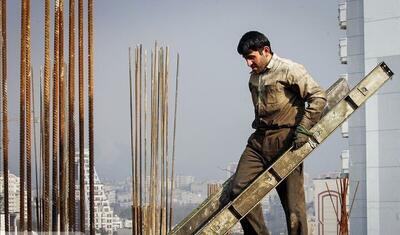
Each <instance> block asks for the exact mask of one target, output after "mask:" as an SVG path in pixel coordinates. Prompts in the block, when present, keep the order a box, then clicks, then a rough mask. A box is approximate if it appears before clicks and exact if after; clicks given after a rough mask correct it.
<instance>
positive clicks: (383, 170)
mask: <svg viewBox="0 0 400 235" xmlns="http://www.w3.org/2000/svg"><path fill="white" fill-rule="evenodd" d="M342 1H344V0H342ZM339 20H340V27H341V28H342V29H344V30H345V34H346V35H345V36H346V43H343V40H341V43H340V45H341V46H344V45H345V46H346V49H344V48H343V47H341V48H340V61H341V62H342V63H344V61H345V62H346V63H347V65H346V66H347V73H348V80H349V83H350V85H351V87H354V86H355V85H356V84H357V83H358V82H359V81H360V80H361V79H362V78H363V77H364V76H365V75H366V74H367V73H368V72H369V71H371V70H372V69H373V68H374V67H375V66H376V65H377V64H378V63H379V62H381V61H385V62H386V63H387V64H388V66H389V67H390V68H391V69H392V70H393V72H394V73H395V74H396V73H397V74H398V73H400V43H399V42H400V1H399V0H385V1H379V0H346V1H345V2H341V3H340V4H339ZM399 107H400V80H399V77H398V76H396V75H395V76H394V78H393V79H392V80H391V81H388V82H387V84H385V85H384V86H383V87H382V88H381V89H380V90H379V91H378V93H377V94H376V95H374V96H373V97H371V98H370V99H369V100H368V102H367V103H366V104H365V106H363V107H361V108H360V109H359V110H358V111H357V112H356V113H355V114H354V115H353V116H352V117H351V118H350V121H349V132H348V133H349V160H350V162H349V174H350V196H351V197H352V196H353V195H354V191H355V188H356V185H357V184H359V187H358V190H357V194H356V195H355V197H354V205H353V209H352V212H351V215H350V232H351V234H369V235H371V234H372V235H375V234H385V235H391V234H393V235H394V234H399V233H400V187H399V178H400V158H399V152H400V122H399V116H400V108H399ZM352 200H353V198H351V199H350V201H352Z"/></svg>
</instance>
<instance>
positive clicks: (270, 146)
mask: <svg viewBox="0 0 400 235" xmlns="http://www.w3.org/2000/svg"><path fill="white" fill-rule="evenodd" d="M293 135H294V129H291V128H282V129H277V130H266V131H260V130H257V131H256V132H254V133H253V134H252V135H251V136H250V138H249V140H248V143H247V146H246V148H245V150H244V152H243V154H242V156H241V157H240V160H239V164H238V166H237V169H236V173H235V175H234V178H233V181H232V185H231V199H233V198H235V197H236V196H237V195H239V194H240V192H242V191H243V189H245V188H246V186H247V185H248V184H249V183H251V182H252V181H253V180H254V178H255V177H256V176H258V175H259V174H260V173H262V171H263V170H265V169H266V168H267V167H269V166H270V165H271V163H273V162H274V161H275V160H276V158H277V157H279V156H280V155H281V154H282V153H283V152H285V151H286V150H287V149H288V148H289V147H290V146H291V145H292V143H293ZM276 190H277V192H278V195H279V198H280V199H281V203H282V206H283V209H284V211H285V214H286V223H287V228H288V232H289V234H290V235H307V217H306V208H305V197H304V178H303V165H300V166H299V167H297V168H296V169H295V170H294V171H293V172H292V173H291V174H290V175H289V176H288V177H287V178H286V179H285V180H284V181H283V182H282V183H281V184H279V185H278V187H277V188H276ZM240 223H241V224H242V227H243V230H244V234H245V235H247V234H248V235H250V234H269V232H268V229H267V227H266V225H265V223H264V217H263V214H262V209H261V205H260V204H258V205H257V206H256V207H255V208H254V209H253V210H252V211H251V212H250V213H249V214H247V216H246V217H244V218H243V219H242V220H241V221H240Z"/></svg>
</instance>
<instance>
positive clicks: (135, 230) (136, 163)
mask: <svg viewBox="0 0 400 235" xmlns="http://www.w3.org/2000/svg"><path fill="white" fill-rule="evenodd" d="M137 83H138V48H137V46H136V47H135V93H134V94H135V125H134V130H135V138H134V141H135V143H134V165H135V171H134V173H135V175H134V176H133V177H134V185H135V189H134V193H135V196H134V201H133V210H134V214H133V216H134V217H133V218H134V220H135V224H134V226H133V229H134V233H133V234H139V233H138V223H139V221H138V220H139V218H138V217H139V216H138V213H137V207H138V193H137V192H138V178H139V177H138V172H139V170H138V156H137V155H138V138H137V133H138V131H137V130H138V125H137V120H138V105H137V99H138V98H137V95H138V92H137V89H138V84H137Z"/></svg>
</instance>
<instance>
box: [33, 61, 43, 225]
mask: <svg viewBox="0 0 400 235" xmlns="http://www.w3.org/2000/svg"><path fill="white" fill-rule="evenodd" d="M32 87H33V86H32ZM43 91H44V87H43V67H40V75H39V138H40V139H39V158H40V159H39V166H38V168H39V169H38V171H39V182H38V184H37V185H38V186H37V187H38V189H37V190H36V191H37V198H36V203H37V212H36V213H37V231H38V232H41V231H43V230H42V226H43V165H44V164H43V162H44V161H43V159H44V158H43V148H44V146H43V144H44V120H43V119H44V114H43V106H44V105H43V93H44V92H43ZM33 93H35V92H33ZM35 138H36V137H35Z"/></svg>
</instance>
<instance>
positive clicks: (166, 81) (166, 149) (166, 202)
mask: <svg viewBox="0 0 400 235" xmlns="http://www.w3.org/2000/svg"><path fill="white" fill-rule="evenodd" d="M164 83H165V85H164V105H165V108H164V115H165V118H164V122H165V124H164V129H165V131H164V132H165V133H164V136H165V137H164V138H165V150H164V151H165V154H164V155H165V219H164V220H165V228H164V231H165V234H167V232H168V218H169V216H168V214H169V205H168V196H169V193H168V187H169V184H168V182H169V179H168V176H169V160H168V150H169V148H168V146H169V142H168V136H169V135H168V133H169V132H168V116H169V114H168V103H169V102H168V101H169V98H168V83H169V47H166V49H165V74H164Z"/></svg>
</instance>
